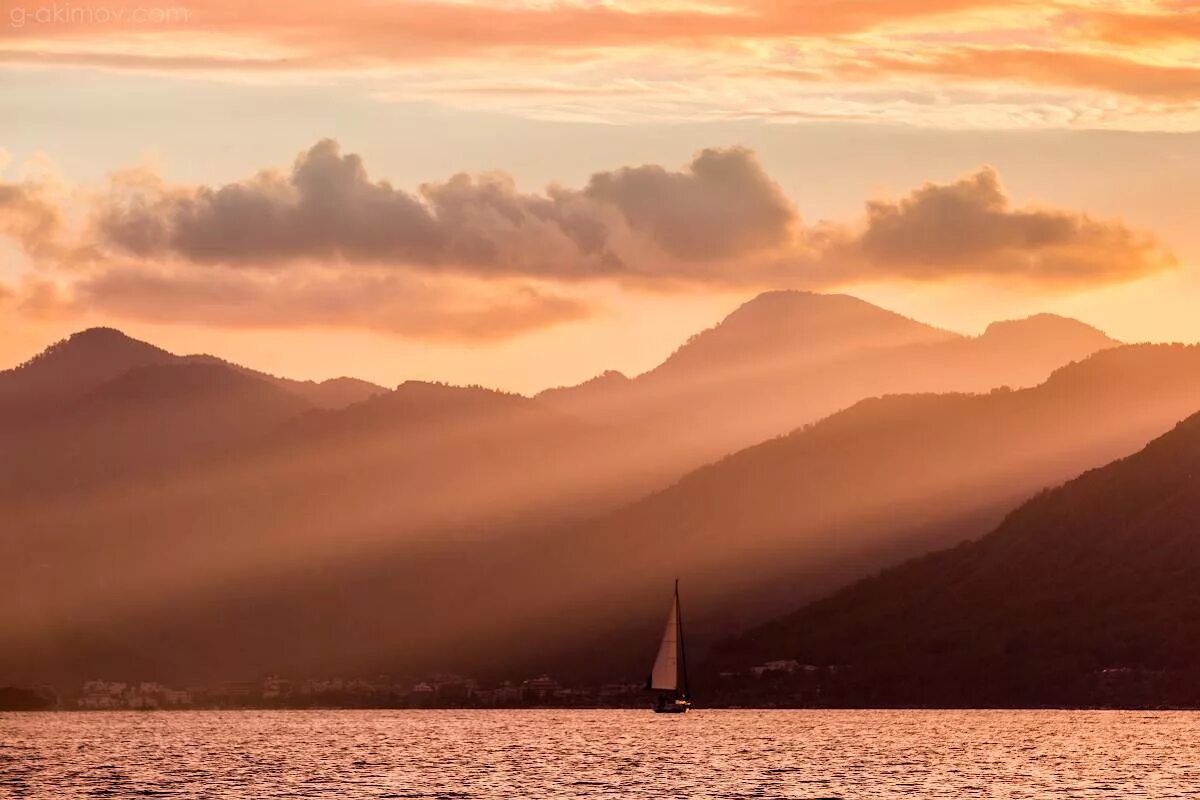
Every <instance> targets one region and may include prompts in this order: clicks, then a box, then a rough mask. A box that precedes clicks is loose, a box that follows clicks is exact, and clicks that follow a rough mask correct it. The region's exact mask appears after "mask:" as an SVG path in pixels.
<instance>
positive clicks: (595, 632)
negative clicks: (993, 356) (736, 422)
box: [447, 345, 1200, 675]
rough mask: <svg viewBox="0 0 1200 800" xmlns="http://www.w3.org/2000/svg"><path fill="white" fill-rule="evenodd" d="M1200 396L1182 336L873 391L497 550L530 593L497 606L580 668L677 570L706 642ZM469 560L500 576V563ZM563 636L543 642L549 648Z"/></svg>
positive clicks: (1091, 461) (610, 651)
mask: <svg viewBox="0 0 1200 800" xmlns="http://www.w3.org/2000/svg"><path fill="white" fill-rule="evenodd" d="M1198 408H1200V347H1183V346H1170V345H1138V346H1126V347H1121V348H1115V349H1111V350H1106V351H1102V352H1100V353H1097V354H1095V355H1093V356H1091V357H1090V358H1088V359H1086V360H1085V361H1083V362H1080V363H1077V364H1072V365H1069V366H1067V367H1064V368H1062V369H1060V370H1057V371H1056V372H1055V373H1054V374H1053V375H1052V376H1051V377H1050V378H1049V379H1048V380H1047V381H1046V382H1045V383H1043V384H1041V385H1039V386H1036V387H1032V388H1029V389H1023V390H1016V391H1013V390H1007V389H1001V390H995V391H993V392H990V393H988V394H984V395H898V396H889V397H883V398H877V399H872V400H866V401H863V402H861V403H858V404H856V405H855V406H853V407H851V408H849V409H846V410H845V411H842V412H839V413H837V414H834V415H832V416H830V417H828V418H826V419H824V420H822V421H821V422H818V423H816V424H814V425H812V426H808V427H807V428H805V429H802V430H799V431H796V432H793V433H791V434H789V435H787V436H783V437H779V438H776V439H773V440H771V441H768V442H764V443H763V444H760V445H757V446H755V447H752V448H748V449H747V450H744V451H742V452H739V453H737V454H734V455H732V456H729V457H727V458H725V459H722V460H721V461H719V462H716V463H714V464H712V465H710V466H707V467H704V468H702V469H699V470H697V471H695V472H692V473H690V474H688V475H687V476H685V477H684V478H682V479H681V480H680V481H679V482H677V483H676V484H675V485H673V486H671V487H669V488H667V489H665V490H663V491H661V492H659V493H656V494H655V495H652V496H650V497H647V498H645V499H644V500H641V501H639V502H637V503H635V504H633V505H631V506H629V507H628V508H625V509H622V510H620V511H617V512H614V513H612V514H610V515H607V516H605V517H604V518H602V519H599V520H595V521H593V522H591V523H589V524H587V525H584V526H580V527H578V528H576V529H573V530H571V531H570V532H569V533H568V534H559V535H558V536H557V538H556V539H555V540H554V541H548V540H541V541H540V542H539V543H538V544H537V545H534V546H531V547H532V549H534V550H537V551H538V554H539V557H537V558H534V557H533V556H532V555H531V554H530V553H529V552H527V551H520V552H519V555H517V556H516V557H515V559H514V560H516V561H519V562H524V563H528V564H530V565H531V566H530V568H529V570H528V571H523V570H522V569H521V567H520V566H519V565H513V566H509V565H508V562H507V561H505V560H503V559H501V560H500V561H499V562H494V563H492V564H491V567H492V568H495V563H502V564H505V566H504V567H503V569H502V571H503V572H504V574H505V575H506V576H508V577H509V578H510V579H512V580H517V581H519V583H520V584H521V585H522V586H524V587H525V590H524V591H523V592H522V601H523V602H524V603H525V605H524V606H520V607H517V606H516V604H515V603H514V601H513V600H511V599H505V600H503V601H500V600H498V599H493V600H491V601H489V602H488V603H487V604H486V605H487V606H488V607H490V608H493V609H499V608H501V607H508V608H509V609H510V611H509V613H510V614H511V615H512V617H513V618H514V619H521V621H522V622H521V624H522V625H523V626H524V627H522V628H521V633H520V635H519V636H518V635H517V634H511V633H510V634H507V636H508V638H509V639H514V638H516V639H521V638H523V637H529V638H531V639H536V638H537V637H538V635H539V631H555V632H556V634H555V639H556V645H555V646H556V647H559V648H561V650H560V652H562V653H564V654H566V653H570V652H572V651H573V652H575V653H577V654H580V656H579V658H578V659H577V660H576V661H574V662H570V661H569V660H567V661H564V662H563V663H570V664H571V668H578V669H588V668H592V667H599V666H600V665H601V663H604V664H606V665H607V666H609V667H612V668H614V669H616V668H619V667H620V665H621V664H625V665H626V666H628V665H630V664H633V663H636V661H635V660H636V657H637V652H636V650H637V647H636V643H637V642H642V643H643V646H644V647H648V646H650V645H645V644H644V643H645V642H651V643H652V642H653V639H654V629H655V628H656V627H657V626H659V625H660V624H661V620H659V619H657V614H658V613H659V611H660V606H662V603H663V600H662V596H663V591H664V589H663V587H664V586H669V583H670V579H671V578H674V577H679V578H680V579H681V582H682V586H683V587H684V591H685V597H686V603H687V607H688V611H687V615H688V620H689V629H690V630H691V631H692V633H693V635H694V637H695V638H696V644H697V646H700V645H701V644H702V643H703V642H704V641H705V640H707V639H712V638H714V637H719V636H720V635H722V633H723V632H725V633H731V632H732V630H733V629H734V628H735V627H737V626H743V627H744V626H745V625H746V624H748V623H749V621H751V620H754V619H766V618H769V617H770V616H772V615H774V614H778V613H782V612H783V611H785V610H787V609H788V608H789V607H791V608H794V607H795V606H796V604H797V603H799V602H802V601H803V600H805V599H808V598H815V597H817V596H819V595H820V594H822V593H824V592H827V591H830V590H832V589H834V588H836V587H838V586H840V585H844V584H845V583H847V582H849V581H852V580H854V579H856V578H860V577H862V576H863V575H866V574H870V573H871V572H873V571H875V570H877V569H879V568H881V567H885V566H888V565H890V564H895V563H897V562H899V561H902V560H903V559H905V558H907V557H911V556H913V555H915V554H918V553H923V552H928V551H929V550H932V549H936V548H938V547H942V546H945V545H947V544H950V543H953V542H957V541H961V540H963V539H969V538H973V537H976V536H980V535H983V534H984V533H986V532H987V531H988V530H989V529H990V528H991V527H993V526H994V525H995V524H996V523H997V522H998V521H999V520H1000V519H1001V518H1002V516H1003V514H1004V512H1005V511H1006V510H1008V509H1009V508H1011V507H1013V506H1014V505H1016V504H1017V503H1019V502H1020V501H1021V500H1023V499H1025V498H1027V497H1028V496H1030V495H1031V494H1033V493H1035V492H1037V491H1038V490H1040V489H1041V488H1042V487H1044V486H1047V485H1053V484H1055V483H1058V482H1060V481H1062V480H1065V479H1067V478H1069V477H1070V476H1072V475H1075V474H1077V473H1078V472H1079V471H1081V470H1083V469H1087V468H1089V467H1093V466H1095V465H1097V464H1103V463H1105V462H1107V461H1109V460H1111V459H1113V458H1116V457H1119V456H1121V455H1124V454H1127V453H1130V452H1132V451H1134V450H1136V449H1137V448H1139V447H1141V446H1143V445H1144V444H1145V443H1146V442H1147V441H1149V440H1150V439H1152V438H1153V437H1155V436H1157V435H1159V434H1161V433H1162V432H1163V431H1165V430H1168V429H1170V427H1171V426H1172V425H1174V424H1175V422H1176V421H1177V420H1179V419H1180V418H1182V417H1184V416H1186V415H1188V414H1190V413H1193V412H1194V411H1195V410H1196V409H1198ZM463 574H469V575H470V576H471V580H472V581H473V582H474V583H473V585H474V587H475V589H474V591H475V592H476V593H477V594H478V593H479V592H483V591H484V589H483V588H481V587H484V586H486V585H487V583H486V580H485V578H484V577H483V576H481V575H478V574H476V573H474V572H471V571H470V570H467V569H465V568H464V570H463ZM447 613H449V612H448V610H447ZM568 619H569V620H572V621H573V622H572V623H571V625H570V626H568V625H567V622H566V621H567V620H568ZM490 624H491V626H492V627H493V628H497V627H499V626H498V624H497V623H496V621H495V619H494V618H492V620H491V622H490ZM564 631H574V632H576V635H568V634H566V633H564ZM476 635H478V636H483V634H482V633H477V634H476ZM543 635H544V634H543ZM597 642H603V645H598V644H597ZM550 649H551V647H550V645H548V644H546V643H545V642H542V649H541V651H540V652H539V653H538V658H541V659H543V660H546V659H548V658H549V655H548V652H549V650H550ZM596 652H602V653H604V654H605V656H604V658H600V657H597V656H596V655H594V653H596ZM584 653H588V654H591V655H586V656H585V655H582V654H584ZM622 658H628V659H629V660H626V661H622ZM527 666H531V665H529V664H527ZM634 674H635V675H636V673H634Z"/></svg>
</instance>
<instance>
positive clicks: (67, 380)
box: [0, 328, 386, 430]
mask: <svg viewBox="0 0 1200 800" xmlns="http://www.w3.org/2000/svg"><path fill="white" fill-rule="evenodd" d="M187 362H191V363H200V364H215V365H220V366H224V367H227V368H229V369H232V370H237V371H240V372H244V373H245V374H247V375H251V376H254V377H256V378H259V379H262V380H265V381H268V382H271V383H274V384H276V385H277V386H279V387H280V388H283V389H286V390H287V391H289V392H291V393H292V394H295V395H297V396H299V397H301V398H303V399H304V400H305V401H307V402H308V403H309V404H311V405H312V406H315V407H318V408H340V407H344V406H347V405H350V404H352V403H356V402H359V401H361V400H365V399H367V398H369V397H371V396H373V395H375V394H378V393H380V392H383V391H386V390H385V389H383V388H382V387H380V386H375V385H373V384H370V383H367V382H365V381H359V380H356V379H352V378H336V379H333V380H329V381H324V382H321V383H316V382H313V381H293V380H288V379H286V378H277V377H275V376H273V375H268V374H266V373H263V372H258V371H255V370H252V369H248V368H246V367H242V366H239V365H236V364H231V363H229V362H226V361H223V360H221V359H218V358H215V357H213V356H207V355H192V356H177V355H174V354H172V353H169V352H167V351H166V350H163V349H162V348H159V347H155V346H154V345H151V344H147V343H146V342H141V341H138V340H137V339H133V338H131V337H129V336H126V335H125V334H124V333H122V332H121V331H118V330H116V329H113V328H90V329H88V330H85V331H80V332H79V333H76V334H73V335H71V336H70V337H68V338H67V339H64V340H62V341H60V342H57V343H55V344H53V345H51V346H50V347H48V348H46V350H44V351H43V352H41V353H40V354H38V355H37V356H35V357H34V358H32V359H30V360H29V361H27V362H25V363H24V364H22V365H20V366H18V367H15V368H13V369H9V370H4V371H2V372H0V430H2V429H3V428H5V427H7V426H11V425H19V424H23V423H24V422H26V421H28V420H31V419H36V418H38V417H41V416H45V415H47V414H52V413H55V412H57V411H60V410H62V409H63V408H65V407H67V406H68V405H70V404H71V403H73V402H75V401H77V400H79V399H80V398H81V397H83V396H84V395H86V394H87V393H88V392H91V391H93V390H95V389H97V388H99V387H100V386H102V385H103V384H105V383H107V382H109V381H112V380H114V379H116V378H119V377H120V376H122V375H124V374H125V373H126V372H128V371H129V370H131V369H135V368H138V367H152V366H168V365H176V364H181V363H187ZM211 374H214V375H215V374H216V373H211Z"/></svg>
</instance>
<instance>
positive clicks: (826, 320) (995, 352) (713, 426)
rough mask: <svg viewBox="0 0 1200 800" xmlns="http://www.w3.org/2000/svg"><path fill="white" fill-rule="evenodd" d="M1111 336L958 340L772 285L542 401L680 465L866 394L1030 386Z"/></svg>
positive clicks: (1045, 331) (1021, 330)
mask: <svg viewBox="0 0 1200 800" xmlns="http://www.w3.org/2000/svg"><path fill="white" fill-rule="evenodd" d="M1116 344H1118V343H1117V342H1115V341H1113V340H1112V339H1110V338H1108V337H1107V336H1105V335H1104V334H1103V333H1101V332H1100V331H1097V330H1096V329H1094V328H1091V327H1089V326H1087V325H1084V324H1082V323H1079V322H1076V321H1074V320H1069V319H1064V318H1062V317H1055V316H1053V315H1048V314H1042V315H1038V316H1034V317H1030V318H1029V319H1025V320H1017V321H1011V322H1001V323H994V324H993V325H991V326H989V327H988V329H987V330H986V331H985V332H984V333H983V334H982V335H980V336H978V337H964V336H960V335H958V334H954V333H950V332H947V331H943V330H939V329H937V328H933V327H930V326H928V325H924V324H922V323H919V322H915V321H913V320H910V319H907V318H905V317H902V316H900V315H898V314H895V313H893V312H890V311H886V310H884V309H881V308H878V307H876V306H873V305H871V304H869V303H866V302H863V301H862V300H858V299H856V298H853V297H847V296H844V295H822V294H813V293H810V292H796V291H781V292H768V293H766V294H763V295H760V296H758V297H756V298H754V299H753V300H751V301H749V302H748V303H746V304H745V305H743V306H742V307H740V308H738V309H737V310H735V311H734V312H733V313H732V314H730V315H729V316H728V317H727V318H726V319H725V320H723V321H722V322H721V323H720V324H718V325H717V326H716V327H714V328H712V329H710V330H707V331H704V332H702V333H700V334H698V335H697V336H694V337H692V339H690V340H689V341H688V342H687V343H686V344H684V345H683V346H682V347H680V348H679V349H678V350H677V351H676V352H675V353H674V354H672V355H671V356H670V357H669V358H668V359H667V360H666V361H664V362H663V363H662V364H661V365H659V366H658V367H656V368H655V369H653V370H651V371H649V372H647V373H645V374H643V375H639V376H638V377H636V378H633V379H627V378H625V377H624V376H622V375H620V373H615V372H609V373H605V374H604V375H602V376H600V377H599V378H596V379H593V380H591V381H588V382H586V383H584V384H581V385H579V386H576V387H570V388H559V389H552V390H548V391H545V392H543V393H541V394H540V395H538V399H540V400H542V401H543V402H545V403H547V404H548V405H550V406H552V407H553V408H556V409H558V410H560V411H563V412H564V413H569V414H573V415H576V416H579V417H580V418H582V419H587V420H590V421H593V422H599V423H617V424H621V425H627V426H635V427H636V428H638V429H639V430H640V431H641V432H642V434H643V436H646V437H653V438H654V440H655V441H656V442H658V443H659V444H660V448H661V453H662V456H661V457H662V458H664V459H666V460H668V461H669V469H670V470H671V471H675V472H676V473H678V472H679V471H682V470H683V469H686V468H691V467H694V466H698V465H699V464H700V463H703V462H705V461H708V460H711V459H713V458H719V457H720V456H722V455H725V454H727V453H730V452H733V451H735V450H739V449H742V448H744V447H748V446H750V445H752V444H756V443H758V442H760V441H763V440H764V439H768V438H770V437H772V436H776V435H779V434H781V433H786V432H788V431H791V430H794V429H796V428H798V427H800V426H802V425H805V424H808V423H810V422H813V421H815V420H817V419H820V418H821V417H824V416H826V415H828V414H831V413H833V412H835V411H837V410H839V409H841V408H845V407H846V406H849V405H851V404H852V403H855V402H857V401H858V400H861V399H863V398H867V397H875V396H879V395H884V394H899V393H918V392H980V391H987V390H989V389H992V388H994V387H997V386H1004V385H1008V386H1014V387H1020V386H1031V385H1034V384H1037V383H1040V382H1041V381H1043V380H1045V379H1046V377H1047V376H1048V375H1049V374H1050V372H1051V371H1052V370H1054V369H1056V368H1057V367H1060V366H1062V365H1063V364H1065V363H1067V362H1070V361H1073V360H1077V359H1080V358H1084V357H1086V356H1088V355H1090V354H1092V353H1093V352H1096V351H1098V350H1102V349H1105V348H1109V347H1112V346H1114V345H1116ZM699 430H702V431H704V436H702V437H700V436H696V431H699Z"/></svg>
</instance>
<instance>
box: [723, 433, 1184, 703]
mask: <svg viewBox="0 0 1200 800" xmlns="http://www.w3.org/2000/svg"><path fill="white" fill-rule="evenodd" d="M1198 609H1200V415H1195V416H1192V417H1190V418H1188V419H1187V420H1185V421H1183V422H1181V423H1180V424H1179V425H1178V426H1176V427H1175V428H1174V429H1173V430H1172V431H1170V432H1169V433H1167V434H1165V435H1163V436H1162V437H1160V438H1158V439H1156V440H1154V441H1153V442H1151V443H1150V444H1148V445H1147V446H1146V447H1145V448H1144V449H1142V450H1141V451H1139V452H1137V453H1136V454H1134V455H1131V456H1128V457H1126V458H1123V459H1120V460H1117V461H1114V462H1112V463H1110V464H1108V465H1107V466H1105V467H1102V468H1098V469H1094V470H1091V471H1089V472H1086V473H1084V474H1082V475H1080V476H1079V477H1077V478H1075V479H1074V480H1071V481H1070V482H1068V483H1066V484H1064V485H1062V486H1060V487H1058V488H1055V489H1053V490H1049V491H1045V492H1042V493H1040V494H1039V495H1037V496H1036V497H1034V498H1033V499H1031V500H1029V501H1028V502H1026V503H1025V504H1023V505H1021V506H1020V507H1019V508H1017V509H1016V510H1015V511H1013V512H1012V513H1010V514H1009V515H1008V516H1007V517H1006V518H1005V519H1004V521H1003V522H1002V523H1001V524H1000V525H999V526H998V527H997V528H996V529H995V530H994V531H992V532H991V533H989V534H988V535H986V536H984V537H982V538H981V539H979V540H977V541H974V542H970V543H965V544H962V545H960V546H958V547H954V548H951V549H948V550H943V551H939V552H937V553H934V554H932V555H928V556H925V557H923V558H919V559H916V560H914V561H910V562H908V563H905V564H903V565H901V566H898V567H895V568H893V569H890V570H888V571H885V572H883V573H882V574H880V575H878V576H876V577H872V578H869V579H866V580H863V581H860V582H858V583H856V584H854V585H852V586H850V587H847V588H845V589H843V590H842V591H840V592H838V593H836V594H834V595H833V596H831V597H829V598H827V599H824V600H821V601H819V602H816V603H813V604H811V605H809V606H807V607H806V608H804V609H802V610H801V611H798V612H796V613H794V614H791V615H789V616H786V617H783V618H782V619H779V620H778V621H775V622H772V623H770V624H768V625H765V626H763V627H760V628H758V629H756V630H752V631H750V632H748V633H746V634H744V635H742V636H740V637H738V638H736V639H733V640H730V641H728V642H726V643H723V645H722V646H721V648H720V649H719V651H718V653H719V655H718V662H719V663H720V664H721V665H722V666H723V668H727V669H728V668H735V667H741V666H747V665H750V664H754V663H762V662H763V661H767V660H773V659H797V660H799V661H800V662H801V663H807V664H812V665H822V666H828V665H840V666H839V667H838V671H839V672H840V675H841V677H840V678H830V677H829V676H828V675H826V677H825V680H824V683H825V686H824V687H823V689H824V691H825V693H826V700H827V701H830V702H839V703H845V704H854V705H861V704H886V705H953V706H974V705H999V706H1021V705H1125V706H1147V705H1150V706H1163V705H1167V706H1169V705H1183V706H1193V707H1194V706H1197V705H1200V686H1197V683H1196V680H1195V675H1196V674H1197V672H1198V671H1200V645H1198V644H1197V639H1196V637H1195V635H1194V631H1195V630H1196V627H1197V624H1200V612H1198ZM756 683H757V684H759V685H757V686H756V685H755V684H756ZM788 689H789V687H788V686H787V681H778V680H777V681H765V682H764V681H753V680H742V681H736V682H730V684H729V686H727V691H729V692H730V693H731V695H734V696H737V695H740V696H741V698H742V699H743V700H750V701H753V700H754V698H755V696H756V695H757V696H758V697H759V698H760V699H761V697H762V696H763V695H764V694H765V693H768V692H769V693H777V692H780V691H781V690H782V691H784V692H787V691H788ZM810 697H811V692H810Z"/></svg>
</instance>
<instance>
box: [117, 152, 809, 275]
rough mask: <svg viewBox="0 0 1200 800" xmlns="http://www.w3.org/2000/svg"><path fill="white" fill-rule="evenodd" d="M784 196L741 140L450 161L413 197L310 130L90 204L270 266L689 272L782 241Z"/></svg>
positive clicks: (158, 248) (148, 236)
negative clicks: (464, 167)
mask: <svg viewBox="0 0 1200 800" xmlns="http://www.w3.org/2000/svg"><path fill="white" fill-rule="evenodd" d="M795 222H796V215H795V211H794V209H793V208H792V206H791V203H790V202H789V201H788V199H787V198H786V197H785V196H784V194H783V192H782V190H781V189H780V188H779V186H778V185H777V184H775V183H774V182H773V181H772V180H771V179H770V178H769V177H768V176H767V174H766V172H765V171H764V170H763V168H762V166H761V165H760V164H759V163H758V160H757V159H756V158H755V156H754V154H753V153H751V152H750V151H748V150H745V149H740V148H733V149H728V150H705V151H703V152H701V153H700V154H698V155H697V156H696V157H695V158H694V159H693V160H692V161H691V163H689V164H688V165H687V166H685V167H684V168H682V169H680V170H668V169H665V168H663V167H659V166H641V167H631V168H625V169H621V170H617V171H615V172H605V173H598V174H596V175H593V176H592V178H591V180H590V181H589V182H588V184H587V186H586V187H585V188H584V189H583V190H571V189H565V188H562V187H551V188H550V189H548V190H547V191H546V192H545V193H544V194H524V193H521V192H519V191H518V190H517V188H516V184H515V182H514V181H513V180H512V178H510V177H508V176H505V175H502V174H486V175H481V176H476V177H472V176H469V175H456V176H454V177H452V178H450V179H449V180H447V181H444V182H441V183H430V184H426V185H424V186H422V187H421V189H420V192H419V196H418V195H414V194H410V193H408V192H405V191H403V190H401V189H397V188H394V187H393V186H391V185H390V184H389V183H387V182H386V181H372V180H371V179H370V178H369V177H368V175H367V171H366V168H365V167H364V165H363V163H362V159H361V158H359V157H358V156H357V155H353V154H342V153H341V151H340V149H339V147H338V145H337V143H336V142H334V141H332V140H324V141H321V142H318V143H317V144H316V145H314V146H313V147H312V148H311V149H309V150H308V151H307V152H305V153H302V154H301V155H300V157H299V158H298V159H297V160H296V162H295V165H294V166H293V168H292V171H291V172H290V174H288V175H283V174H280V173H276V172H262V173H260V174H259V175H257V176H255V177H254V178H252V179H250V180H247V181H243V182H240V183H232V184H226V185H224V186H219V187H195V188H177V187H169V186H167V185H166V184H164V183H163V182H161V180H158V179H156V178H154V177H153V176H146V175H143V174H137V175H134V176H119V177H118V179H117V180H116V181H115V182H114V186H113V190H112V191H111V192H110V194H109V195H108V196H107V198H106V199H105V200H104V202H103V203H102V204H101V206H100V207H99V209H98V211H97V215H96V230H97V232H98V234H99V236H100V237H101V239H102V240H103V241H104V242H105V243H106V244H108V245H110V246H113V247H115V248H116V249H118V250H120V251H122V252H123V253H125V254H128V255H134V256H139V257H143V258H146V257H159V258H162V257H179V258H183V259H186V260H190V261H195V262H200V263H226V264H241V265H246V266H252V267H260V268H261V267H271V266H276V265H279V264H281V263H286V262H289V261H296V260H339V261H343V262H346V263H352V264H353V263H360V264H394V265H399V266H408V267H420V268H424V269H435V270H457V271H466V272H478V273H481V274H489V275H525V276H535V277H548V278H557V279H564V280H571V279H583V278H594V277H603V276H625V277H637V276H643V275H646V274H654V275H667V276H677V277H688V276H690V275H692V274H693V273H694V272H696V265H697V264H704V263H706V262H712V261H720V260H727V259H732V258H739V257H744V256H748V255H752V254H754V253H757V252H760V251H763V250H766V249H769V248H777V247H781V246H783V245H785V244H786V243H787V242H788V240H789V239H790V237H791V236H792V228H793V226H794V224H795Z"/></svg>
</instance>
